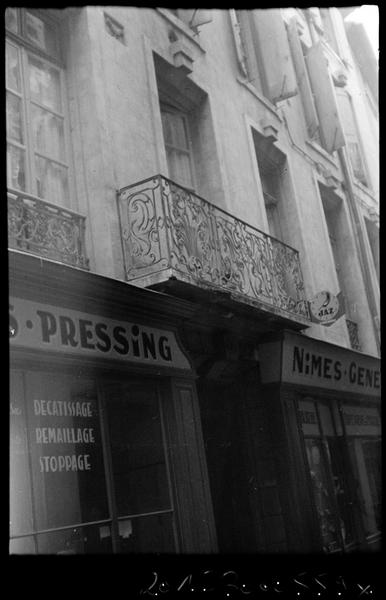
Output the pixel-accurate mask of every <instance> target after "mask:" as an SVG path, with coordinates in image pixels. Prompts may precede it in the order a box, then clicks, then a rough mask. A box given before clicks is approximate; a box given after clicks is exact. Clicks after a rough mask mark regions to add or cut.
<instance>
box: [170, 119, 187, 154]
mask: <svg viewBox="0 0 386 600" xmlns="http://www.w3.org/2000/svg"><path fill="white" fill-rule="evenodd" d="M172 117H173V119H172V123H173V138H174V144H175V145H176V146H177V147H178V148H180V149H181V150H188V138H187V135H186V127H185V119H184V118H183V116H182V115H178V114H173V115H172Z"/></svg>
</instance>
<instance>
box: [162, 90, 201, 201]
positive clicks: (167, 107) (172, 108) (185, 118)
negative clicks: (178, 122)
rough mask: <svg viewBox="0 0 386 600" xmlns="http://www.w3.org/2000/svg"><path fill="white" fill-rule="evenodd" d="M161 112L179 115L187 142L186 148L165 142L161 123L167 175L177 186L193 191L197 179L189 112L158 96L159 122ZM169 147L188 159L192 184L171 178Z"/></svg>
mask: <svg viewBox="0 0 386 600" xmlns="http://www.w3.org/2000/svg"><path fill="white" fill-rule="evenodd" d="M163 113H170V114H174V115H177V116H179V117H181V119H182V122H183V127H184V133H185V136H186V142H187V148H180V147H178V146H175V145H173V144H169V143H166V140H165V135H164V130H163V125H162V137H163V141H164V148H165V155H166V163H167V166H168V176H169V177H170V178H171V179H172V181H174V182H175V183H176V184H177V185H179V186H181V187H183V188H186V189H187V190H189V191H190V192H195V190H196V188H197V180H196V173H195V168H194V155H193V147H192V142H191V136H190V124H189V114H188V113H187V112H186V111H185V110H182V109H181V108H179V107H177V106H176V105H175V104H171V103H170V102H169V101H168V99H167V98H160V116H161V122H162V118H163V117H162V114H163ZM161 124H162V123H161ZM169 148H170V150H171V151H174V152H178V153H180V154H184V155H186V156H187V157H188V160H189V169H190V177H191V183H192V186H188V185H186V184H182V183H180V182H179V181H178V180H175V179H173V177H172V174H171V171H170V163H169V158H168V156H169V155H168V150H169Z"/></svg>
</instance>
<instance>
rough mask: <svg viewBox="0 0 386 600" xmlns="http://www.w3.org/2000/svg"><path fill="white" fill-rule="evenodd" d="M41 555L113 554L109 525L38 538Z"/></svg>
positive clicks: (48, 534)
mask: <svg viewBox="0 0 386 600" xmlns="http://www.w3.org/2000/svg"><path fill="white" fill-rule="evenodd" d="M37 539H38V552H39V554H60V555H63V554H105V553H106V554H108V553H111V552H112V544H111V528H110V526H109V525H92V526H89V527H74V528H73V529H66V530H62V531H55V532H50V533H43V534H39V535H38V536H37Z"/></svg>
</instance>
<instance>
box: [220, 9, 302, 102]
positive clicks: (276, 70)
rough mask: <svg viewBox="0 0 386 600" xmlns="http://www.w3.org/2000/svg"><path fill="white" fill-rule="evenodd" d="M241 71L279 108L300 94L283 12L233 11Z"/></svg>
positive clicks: (234, 33)
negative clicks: (284, 101)
mask: <svg viewBox="0 0 386 600" xmlns="http://www.w3.org/2000/svg"><path fill="white" fill-rule="evenodd" d="M230 19H231V25H232V31H233V35H234V40H235V46H236V53H237V60H238V63H239V68H240V70H241V72H242V74H243V75H244V76H246V77H247V79H248V81H249V82H250V83H251V84H252V85H253V86H254V87H255V88H256V90H257V91H258V92H260V94H262V95H263V96H265V98H267V99H268V100H269V101H270V102H272V103H273V104H276V103H277V102H279V101H281V100H285V99H286V98H290V97H292V96H294V95H295V94H297V85H296V79H295V74H294V70H293V67H292V62H291V59H290V50H289V46H288V40H287V36H286V31H285V25H284V21H283V19H282V16H281V12H280V10H279V9H264V10H234V9H231V10H230Z"/></svg>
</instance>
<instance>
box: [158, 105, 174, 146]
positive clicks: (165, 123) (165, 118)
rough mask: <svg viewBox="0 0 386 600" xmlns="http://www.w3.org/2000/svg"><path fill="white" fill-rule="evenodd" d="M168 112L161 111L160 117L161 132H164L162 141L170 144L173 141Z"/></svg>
mask: <svg viewBox="0 0 386 600" xmlns="http://www.w3.org/2000/svg"><path fill="white" fill-rule="evenodd" d="M170 116H171V115H170V113H168V112H163V111H162V112H161V117H162V128H163V134H164V141H165V144H172V143H173V136H172V125H171V122H170Z"/></svg>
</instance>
